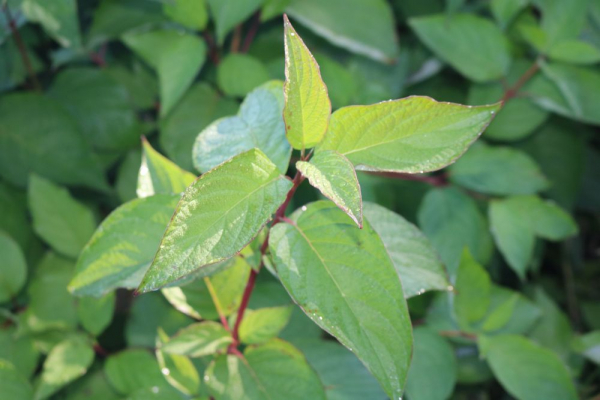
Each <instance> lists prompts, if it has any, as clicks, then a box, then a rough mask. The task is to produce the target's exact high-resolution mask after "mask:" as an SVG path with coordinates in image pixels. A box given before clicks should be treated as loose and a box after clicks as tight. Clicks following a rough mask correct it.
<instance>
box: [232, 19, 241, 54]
mask: <svg viewBox="0 0 600 400" xmlns="http://www.w3.org/2000/svg"><path fill="white" fill-rule="evenodd" d="M241 42H242V24H238V25H237V26H236V27H235V30H234V31H233V37H232V38H231V47H230V51H231V52H232V53H237V52H238V51H239V50H240V43H241Z"/></svg>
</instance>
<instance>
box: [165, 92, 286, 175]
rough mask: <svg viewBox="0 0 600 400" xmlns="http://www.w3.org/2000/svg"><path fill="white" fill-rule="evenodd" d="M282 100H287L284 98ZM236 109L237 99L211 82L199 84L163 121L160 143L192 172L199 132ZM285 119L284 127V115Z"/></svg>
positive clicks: (183, 166) (170, 156)
mask: <svg viewBox="0 0 600 400" xmlns="http://www.w3.org/2000/svg"><path fill="white" fill-rule="evenodd" d="M281 92H283V90H281ZM281 97H283V96H281ZM265 102H266V101H265ZM281 102H282V103H283V100H282V101H281ZM281 107H282V108H283V106H281ZM236 110H237V103H236V102H234V101H233V100H230V99H227V98H224V97H222V96H221V95H219V94H218V93H217V92H216V91H215V90H214V89H213V88H212V87H210V85H208V84H207V83H198V84H195V85H193V86H192V87H191V88H190V89H189V90H188V91H187V92H186V93H185V95H184V96H183V97H182V98H181V101H179V103H177V106H175V108H174V109H173V111H172V112H171V113H169V115H168V116H167V117H166V118H164V119H162V120H161V121H160V135H159V137H158V140H159V142H160V145H161V147H162V148H163V149H164V150H165V152H166V153H167V155H168V156H169V158H170V159H171V160H173V161H175V162H176V163H177V164H178V165H179V166H180V167H182V168H184V169H186V170H188V171H191V170H192V169H193V167H194V165H193V163H192V155H191V151H190V149H191V148H192V147H193V146H194V141H195V140H196V137H197V136H198V132H200V131H202V130H203V129H204V128H205V127H206V126H207V125H208V124H210V123H211V122H212V121H214V120H216V119H218V118H221V117H224V116H226V115H231V114H234V113H235V112H236ZM280 114H281V112H280ZM281 120H282V122H281V129H282V130H283V129H284V128H283V118H281ZM283 135H285V132H284V133H283ZM263 151H265V150H264V149H263ZM214 166H216V165H214ZM209 169H210V168H209Z"/></svg>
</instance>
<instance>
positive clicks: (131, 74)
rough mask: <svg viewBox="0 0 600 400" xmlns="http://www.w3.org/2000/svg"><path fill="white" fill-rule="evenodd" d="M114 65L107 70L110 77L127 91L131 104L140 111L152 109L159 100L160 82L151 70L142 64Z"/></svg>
mask: <svg viewBox="0 0 600 400" xmlns="http://www.w3.org/2000/svg"><path fill="white" fill-rule="evenodd" d="M132 64H133V65H131V66H130V67H129V66H125V65H123V64H112V65H110V66H108V67H106V68H105V71H106V73H107V74H108V75H110V77H111V78H112V79H113V80H115V81H117V82H118V83H119V84H121V85H122V86H124V87H125V88H126V89H127V93H128V98H129V102H130V103H131V105H133V106H134V107H135V108H136V109H138V110H146V109H150V108H152V107H153V106H154V105H155V104H156V99H157V98H158V80H157V79H156V77H155V76H154V74H153V73H152V71H151V70H150V68H148V67H146V66H145V65H143V63H142V62H141V61H140V62H133V63H132Z"/></svg>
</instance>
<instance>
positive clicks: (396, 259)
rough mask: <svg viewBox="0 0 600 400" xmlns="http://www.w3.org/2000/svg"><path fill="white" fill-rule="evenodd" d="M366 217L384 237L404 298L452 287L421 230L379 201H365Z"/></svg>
mask: <svg viewBox="0 0 600 400" xmlns="http://www.w3.org/2000/svg"><path fill="white" fill-rule="evenodd" d="M363 207H364V209H363V211H364V215H365V218H366V219H367V220H368V221H369V223H370V224H371V227H372V228H373V229H374V230H375V232H377V234H378V235H379V237H380V238H381V240H382V242H383V244H384V245H385V248H386V250H387V252H388V254H389V255H390V258H391V259H392V262H393V263H394V266H395V267H396V271H397V272H398V275H399V276H400V280H401V281H402V289H403V290H404V297H406V298H409V297H413V296H417V295H420V294H423V293H424V292H425V291H428V290H448V287H449V286H450V282H449V281H448V273H447V272H446V269H445V267H444V265H443V264H442V263H441V262H440V260H439V258H438V257H437V255H436V252H435V249H434V248H433V246H432V245H431V243H430V242H429V240H428V239H427V238H426V237H425V235H423V233H421V231H419V229H418V228H417V227H416V226H414V225H413V224H411V223H410V222H408V221H407V220H405V219H404V218H402V217H401V216H400V215H398V214H396V213H394V212H392V211H390V210H388V209H386V208H385V207H382V206H380V205H378V204H375V203H371V202H366V203H364V206H363Z"/></svg>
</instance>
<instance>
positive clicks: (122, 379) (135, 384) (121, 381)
mask: <svg viewBox="0 0 600 400" xmlns="http://www.w3.org/2000/svg"><path fill="white" fill-rule="evenodd" d="M104 374H105V375H106V377H107V378H108V382H109V383H110V385H111V386H112V387H113V388H115V389H116V390H117V391H118V392H119V393H121V394H124V395H130V394H133V393H134V392H135V391H136V390H139V389H145V388H152V387H155V386H158V387H160V386H166V385H167V382H165V380H164V379H163V377H162V374H161V372H160V367H159V366H158V362H157V361H156V359H155V358H154V357H153V356H152V355H151V354H150V353H149V352H147V351H146V350H141V349H140V350H135V349H128V350H124V351H121V352H119V353H117V354H115V355H111V356H110V357H108V359H107V360H106V363H105V364H104Z"/></svg>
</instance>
